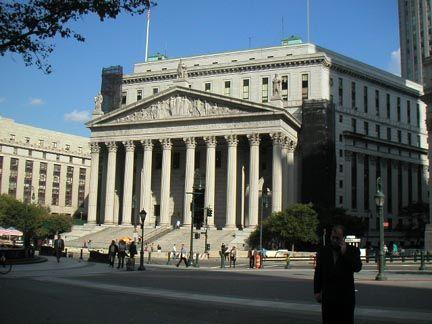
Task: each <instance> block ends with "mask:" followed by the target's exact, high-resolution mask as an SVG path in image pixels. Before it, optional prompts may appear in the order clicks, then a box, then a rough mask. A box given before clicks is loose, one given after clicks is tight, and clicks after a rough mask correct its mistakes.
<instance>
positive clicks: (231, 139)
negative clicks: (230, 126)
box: [225, 135, 239, 146]
mask: <svg viewBox="0 0 432 324" xmlns="http://www.w3.org/2000/svg"><path fill="white" fill-rule="evenodd" d="M225 139H226V141H227V142H228V146H237V144H238V142H239V140H238V138H237V135H226V136H225Z"/></svg>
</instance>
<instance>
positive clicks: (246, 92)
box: [243, 79, 249, 99]
mask: <svg viewBox="0 0 432 324" xmlns="http://www.w3.org/2000/svg"><path fill="white" fill-rule="evenodd" d="M243 99H249V79H243Z"/></svg>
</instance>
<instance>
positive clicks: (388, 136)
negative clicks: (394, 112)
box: [387, 127, 391, 141]
mask: <svg viewBox="0 0 432 324" xmlns="http://www.w3.org/2000/svg"><path fill="white" fill-rule="evenodd" d="M387 140H388V141H391V128H390V127H387Z"/></svg>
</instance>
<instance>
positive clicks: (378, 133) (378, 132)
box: [375, 124, 381, 138]
mask: <svg viewBox="0 0 432 324" xmlns="http://www.w3.org/2000/svg"><path fill="white" fill-rule="evenodd" d="M375 132H376V136H377V137H378V138H381V126H380V125H378V124H376V125H375Z"/></svg>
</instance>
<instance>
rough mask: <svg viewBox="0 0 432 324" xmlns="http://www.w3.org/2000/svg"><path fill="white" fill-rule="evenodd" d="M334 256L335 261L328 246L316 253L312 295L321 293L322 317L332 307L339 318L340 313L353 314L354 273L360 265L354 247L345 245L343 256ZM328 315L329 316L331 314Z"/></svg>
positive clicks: (358, 251) (358, 254)
mask: <svg viewBox="0 0 432 324" xmlns="http://www.w3.org/2000/svg"><path fill="white" fill-rule="evenodd" d="M335 256H336V260H335V257H334V253H333V249H332V248H331V246H329V245H327V246H325V247H323V248H322V249H321V250H320V251H318V253H317V258H316V267H315V276H314V293H321V297H322V307H323V315H325V311H327V313H328V311H330V312H333V310H334V307H336V309H339V311H338V313H339V315H338V317H339V316H340V315H342V314H341V313H340V311H342V312H344V311H347V312H348V313H353V312H354V305H355V295H354V294H355V293H354V272H359V271H360V270H361V268H362V263H361V260H360V250H359V249H358V248H356V247H354V246H350V245H347V247H346V252H345V254H343V255H342V254H341V253H339V252H338V253H336V255H335ZM327 306H328V307H327ZM326 307H327V309H326ZM328 315H330V316H331V315H332V314H328ZM347 315H349V314H347ZM351 316H352V315H351ZM323 319H324V316H323ZM339 319H340V317H339ZM347 322H349V321H347Z"/></svg>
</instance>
